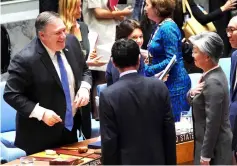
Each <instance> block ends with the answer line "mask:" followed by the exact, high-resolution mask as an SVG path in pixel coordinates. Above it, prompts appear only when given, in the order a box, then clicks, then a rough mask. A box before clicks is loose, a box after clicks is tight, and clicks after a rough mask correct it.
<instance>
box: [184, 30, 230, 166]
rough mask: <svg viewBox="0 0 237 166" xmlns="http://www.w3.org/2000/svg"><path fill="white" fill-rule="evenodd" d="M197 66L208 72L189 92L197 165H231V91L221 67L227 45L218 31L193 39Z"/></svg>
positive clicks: (204, 33)
mask: <svg viewBox="0 0 237 166" xmlns="http://www.w3.org/2000/svg"><path fill="white" fill-rule="evenodd" d="M189 40H190V42H191V43H192V44H193V55H192V56H193V58H194V62H195V65H196V66H197V67H199V68H201V69H202V70H203V71H204V73H203V75H202V77H201V78H200V81H199V83H198V85H197V87H195V88H193V89H191V90H190V91H189V92H188V93H187V96H188V100H189V103H190V104H191V105H192V107H193V118H194V129H195V130H194V135H195V159H194V163H195V164H198V165H200V164H202V165H212V164H213V165H231V164H232V149H231V143H232V132H231V128H230V121H229V89H228V82H227V79H226V76H225V73H224V72H223V70H222V69H221V67H220V66H219V65H218V61H219V59H220V57H221V54H222V53H223V48H224V44H223V41H222V39H221V38H220V36H219V35H218V34H216V33H214V32H203V33H201V34H199V35H196V36H192V37H190V38H189Z"/></svg>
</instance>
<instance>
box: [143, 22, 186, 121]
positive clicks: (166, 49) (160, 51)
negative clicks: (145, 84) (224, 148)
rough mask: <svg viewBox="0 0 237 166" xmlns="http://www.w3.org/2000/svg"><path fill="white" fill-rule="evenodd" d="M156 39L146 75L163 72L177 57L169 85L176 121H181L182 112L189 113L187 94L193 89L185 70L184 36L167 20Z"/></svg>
mask: <svg viewBox="0 0 237 166" xmlns="http://www.w3.org/2000/svg"><path fill="white" fill-rule="evenodd" d="M157 28H159V29H158V30H157V31H156V32H155V33H154V37H153V38H152V40H151V41H150V43H149V44H148V48H147V49H148V51H149V52H150V53H151V55H152V56H153V58H152V63H151V65H145V69H144V72H145V75H146V76H148V77H151V76H153V75H155V74H156V73H159V72H161V71H162V70H164V69H165V67H166V66H167V65H168V63H169V62H170V60H171V58H172V57H173V55H176V57H177V62H176V64H175V65H174V66H173V67H172V69H171V70H170V72H169V77H168V80H167V81H166V82H165V84H166V85H167V87H168V89H169V92H170V97H171V104H172V110H173V113H174V117H175V121H179V120H180V112H181V111H188V110H189V105H188V103H187V101H186V93H187V92H188V90H189V89H190V88H191V80H190V78H189V76H188V73H187V71H186V70H185V68H184V63H183V57H182V42H181V40H182V35H181V32H180V30H179V28H178V26H177V25H176V24H175V23H174V22H173V21H172V20H165V21H163V22H162V23H161V24H159V26H158V27H157Z"/></svg>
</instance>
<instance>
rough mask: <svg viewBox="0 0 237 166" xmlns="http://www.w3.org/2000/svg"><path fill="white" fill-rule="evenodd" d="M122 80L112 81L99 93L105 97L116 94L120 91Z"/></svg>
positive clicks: (122, 86) (122, 85)
mask: <svg viewBox="0 0 237 166" xmlns="http://www.w3.org/2000/svg"><path fill="white" fill-rule="evenodd" d="M122 82H123V81H121V80H119V81H117V82H115V83H113V84H112V85H110V86H108V87H107V88H105V89H104V90H103V91H102V92H101V94H103V95H104V96H105V97H107V98H110V97H112V96H114V94H117V95H118V93H119V92H121V91H122V89H123V88H124V84H123V83H122Z"/></svg>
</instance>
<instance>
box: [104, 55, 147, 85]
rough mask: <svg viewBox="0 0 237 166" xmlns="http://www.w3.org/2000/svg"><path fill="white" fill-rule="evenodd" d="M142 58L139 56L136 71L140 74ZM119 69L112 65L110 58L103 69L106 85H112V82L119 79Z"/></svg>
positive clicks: (142, 71)
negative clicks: (138, 64)
mask: <svg viewBox="0 0 237 166" xmlns="http://www.w3.org/2000/svg"><path fill="white" fill-rule="evenodd" d="M144 65H145V63H144V58H143V57H142V56H141V57H140V66H139V69H138V71H137V72H138V73H139V74H140V75H142V76H144ZM119 75H120V73H119V71H118V69H117V68H116V67H115V66H114V65H113V63H112V61H111V59H110V60H109V63H108V65H107V68H106V71H105V79H106V82H107V86H110V85H112V84H113V83H115V82H117V81H118V80H119Z"/></svg>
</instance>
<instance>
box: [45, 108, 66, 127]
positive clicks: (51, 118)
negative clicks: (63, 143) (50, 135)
mask: <svg viewBox="0 0 237 166" xmlns="http://www.w3.org/2000/svg"><path fill="white" fill-rule="evenodd" d="M42 121H43V122H44V123H45V124H47V125H48V126H53V125H55V124H56V123H58V122H62V119H61V118H60V116H58V115H57V114H56V113H55V112H54V111H52V110H49V109H47V110H46V111H45V112H44V115H43V118H42Z"/></svg>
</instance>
